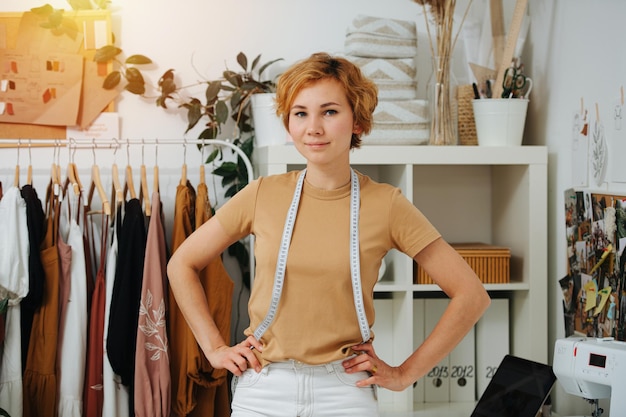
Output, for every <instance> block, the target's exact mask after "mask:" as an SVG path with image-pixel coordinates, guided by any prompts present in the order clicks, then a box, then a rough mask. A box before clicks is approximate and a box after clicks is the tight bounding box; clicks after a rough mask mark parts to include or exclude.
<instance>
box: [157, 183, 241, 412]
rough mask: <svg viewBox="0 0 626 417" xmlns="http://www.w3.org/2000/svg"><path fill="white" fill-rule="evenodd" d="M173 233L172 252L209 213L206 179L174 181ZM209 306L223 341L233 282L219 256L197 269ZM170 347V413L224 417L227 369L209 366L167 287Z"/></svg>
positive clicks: (227, 331) (227, 406)
mask: <svg viewBox="0 0 626 417" xmlns="http://www.w3.org/2000/svg"><path fill="white" fill-rule="evenodd" d="M176 191H177V192H176V203H175V204H176V206H175V209H174V224H173V232H172V252H174V251H176V249H177V248H178V247H179V246H180V244H181V243H182V242H183V241H184V240H185V239H186V238H187V237H188V236H189V235H190V234H191V233H192V232H193V231H194V230H195V229H196V228H197V227H200V226H201V225H202V224H203V223H204V222H206V221H207V220H208V219H209V218H210V217H211V207H210V203H209V199H208V190H207V187H206V184H204V183H201V184H199V185H198V194H197V196H196V194H195V192H194V190H193V188H192V187H191V184H190V183H189V182H187V184H186V185H179V186H178V187H177V190H176ZM199 278H200V281H201V283H202V285H203V287H204V291H205V296H206V297H207V301H208V304H209V310H210V311H211V315H212V317H213V319H214V320H215V324H216V325H217V326H218V328H219V330H220V334H221V335H222V337H223V338H224V340H230V317H231V307H232V292H233V287H234V284H233V282H232V280H231V279H230V277H229V276H228V273H227V272H226V269H225V268H224V265H223V264H222V260H221V258H219V257H218V258H216V259H215V260H213V261H212V262H211V263H210V264H209V265H207V267H206V268H205V269H203V270H202V271H200V273H199ZM169 299H170V346H171V362H172V388H173V394H172V395H173V397H172V412H173V415H175V416H203V417H211V416H216V417H224V416H229V415H230V403H229V399H228V384H227V383H226V381H227V372H226V370H224V369H213V367H212V366H211V364H210V363H209V361H208V360H207V359H206V357H205V356H204V353H203V352H202V350H201V349H200V347H199V346H198V343H197V342H196V339H195V337H194V336H193V333H192V332H191V329H190V328H189V326H188V325H187V322H186V321H185V319H184V317H183V315H182V313H181V311H180V309H179V308H178V305H177V304H176V300H175V299H174V297H173V295H172V294H171V292H170V297H169Z"/></svg>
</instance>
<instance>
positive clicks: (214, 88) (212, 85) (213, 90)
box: [204, 81, 222, 105]
mask: <svg viewBox="0 0 626 417" xmlns="http://www.w3.org/2000/svg"><path fill="white" fill-rule="evenodd" d="M221 89H222V83H221V82H219V81H211V82H209V84H208V85H207V87H206V92H205V93H204V94H205V96H206V103H207V105H211V104H213V103H214V102H215V101H217V96H218V94H219V93H220V90H221Z"/></svg>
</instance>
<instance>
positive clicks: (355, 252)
mask: <svg viewBox="0 0 626 417" xmlns="http://www.w3.org/2000/svg"><path fill="white" fill-rule="evenodd" d="M305 175H306V169H304V170H302V173H301V174H300V176H299V177H298V182H297V184H296V189H295V191H294V193H293V198H292V200H291V206H289V211H288V212H287V218H286V219H285V227H284V229H283V237H282V239H281V242H280V249H279V251H278V259H277V261H276V272H275V273H274V287H273V289H272V299H271V301H270V307H269V310H268V312H267V314H266V315H265V318H264V319H263V321H262V322H261V324H260V325H259V327H257V329H256V330H255V331H254V337H255V338H256V339H257V340H260V339H261V337H262V336H263V334H265V332H266V331H267V329H268V328H269V327H270V325H271V324H272V322H273V321H274V318H275V317H276V310H277V309H278V302H279V301H280V297H281V294H282V291H283V283H284V281H285V269H286V267H287V256H288V254H289V245H290V243H291V235H292V233H293V226H294V224H295V221H296V216H297V214H298V206H299V205H300V197H301V195H302V186H303V184H304V177H305ZM350 178H351V182H352V185H351V189H350V274H351V276H352V293H353V297H354V307H355V309H356V315H357V319H358V321H359V328H360V330H361V337H362V338H363V342H367V341H369V340H370V327H369V324H368V323H367V316H366V314H365V306H364V304H363V291H362V290H361V266H360V265H361V260H360V251H359V204H360V199H361V197H360V186H359V179H358V177H357V175H356V173H355V172H354V170H353V169H352V168H350Z"/></svg>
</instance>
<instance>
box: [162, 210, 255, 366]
mask: <svg viewBox="0 0 626 417" xmlns="http://www.w3.org/2000/svg"><path fill="white" fill-rule="evenodd" d="M232 243H233V239H232V238H231V237H230V236H229V235H228V234H227V233H226V231H225V230H224V228H223V227H222V225H221V224H220V222H219V221H218V220H217V218H215V217H212V218H211V219H209V221H207V222H206V223H204V224H203V225H202V226H201V227H200V228H198V229H197V230H196V231H195V232H194V233H192V234H191V235H190V236H189V237H187V239H185V241H184V242H183V243H182V244H181V245H180V246H179V247H178V249H177V250H176V251H175V252H174V254H173V255H172V257H171V259H170V261H169V262H168V265H167V275H168V279H169V282H170V288H171V291H172V293H173V295H174V298H175V299H176V304H177V305H178V307H179V308H180V311H181V312H182V314H183V316H184V317H185V320H186V321H187V324H188V325H189V327H190V329H191V331H192V333H193V335H194V336H195V338H196V341H197V342H198V345H199V346H200V348H201V349H202V351H203V352H204V354H205V356H206V357H207V359H208V360H209V362H210V363H211V365H212V366H213V367H214V368H216V369H221V368H226V369H228V370H229V371H231V372H232V373H234V374H235V375H240V374H241V372H242V371H244V370H245V369H247V368H248V366H251V367H253V368H255V369H257V370H260V364H259V362H258V360H257V359H256V356H255V355H254V354H253V353H252V351H251V349H250V347H251V346H254V347H255V348H256V349H259V350H260V351H261V350H262V345H261V344H260V343H258V342H257V341H256V340H254V338H253V337H249V338H248V339H246V340H245V341H244V342H242V343H240V344H238V345H236V346H233V347H229V343H228V342H227V341H225V340H224V339H223V338H222V336H221V334H220V332H219V329H218V327H217V326H216V324H215V321H214V320H213V317H212V316H211V313H210V310H209V305H208V303H207V300H206V297H205V296H204V293H205V292H204V288H203V287H202V283H201V282H200V279H199V278H198V272H199V271H201V270H202V269H204V268H205V267H206V266H207V265H208V264H209V262H211V261H212V260H213V259H215V258H217V257H218V256H220V255H221V254H222V252H223V251H224V250H225V249H226V248H227V247H228V246H229V245H230V244H232ZM248 364H249V365H248Z"/></svg>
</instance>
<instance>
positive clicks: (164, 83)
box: [159, 78, 176, 96]
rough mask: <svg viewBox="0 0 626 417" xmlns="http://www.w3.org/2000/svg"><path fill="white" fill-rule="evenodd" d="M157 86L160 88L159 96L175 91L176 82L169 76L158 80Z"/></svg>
mask: <svg viewBox="0 0 626 417" xmlns="http://www.w3.org/2000/svg"><path fill="white" fill-rule="evenodd" d="M159 87H160V89H161V96H169V95H170V94H172V93H173V92H174V91H176V83H175V82H174V80H173V79H171V78H167V79H164V80H161V81H159Z"/></svg>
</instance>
